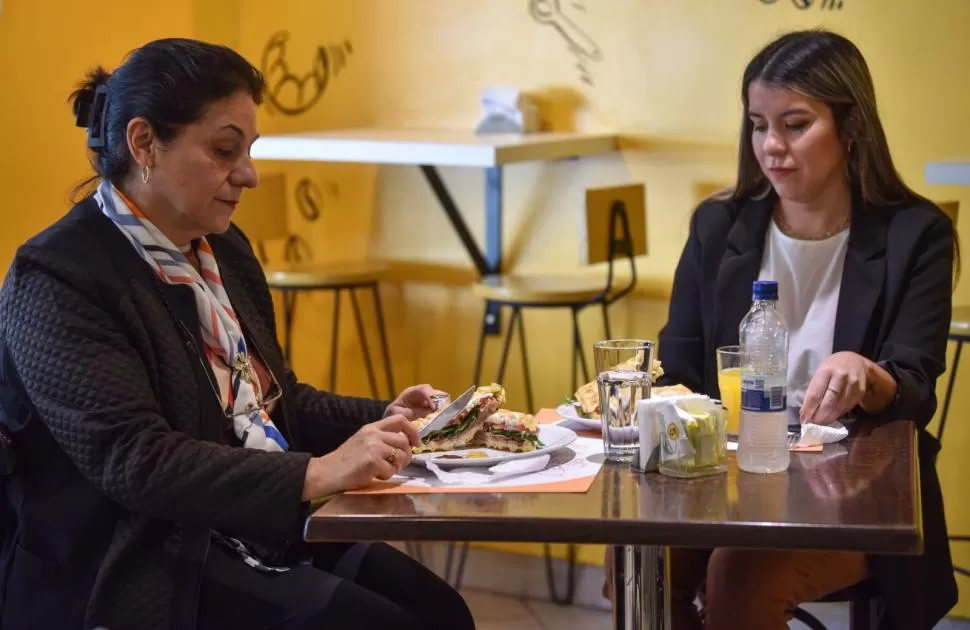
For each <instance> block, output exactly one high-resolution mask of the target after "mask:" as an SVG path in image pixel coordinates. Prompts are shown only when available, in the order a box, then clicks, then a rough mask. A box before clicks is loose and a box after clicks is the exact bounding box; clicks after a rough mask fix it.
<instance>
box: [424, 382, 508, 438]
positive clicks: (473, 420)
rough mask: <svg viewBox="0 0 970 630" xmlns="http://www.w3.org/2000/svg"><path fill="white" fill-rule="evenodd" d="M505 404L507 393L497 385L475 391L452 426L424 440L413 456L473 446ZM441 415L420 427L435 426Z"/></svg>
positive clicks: (431, 434) (434, 414)
mask: <svg viewBox="0 0 970 630" xmlns="http://www.w3.org/2000/svg"><path fill="white" fill-rule="evenodd" d="M504 402H505V389H504V388H503V387H502V386H501V385H499V384H497V383H492V384H491V385H485V386H482V387H479V388H478V389H477V390H475V394H474V395H473V396H472V399H471V400H470V401H468V404H467V405H465V408H464V409H462V410H461V411H459V412H458V413H457V414H456V415H455V417H454V418H452V419H451V422H449V423H448V424H446V425H445V426H443V427H442V428H440V429H438V430H437V431H434V432H432V433H429V434H428V435H426V436H425V437H424V439H422V440H421V446H415V447H412V448H411V452H412V453H414V454H418V453H431V452H437V451H453V450H457V449H461V448H466V447H468V446H470V444H471V441H472V438H474V437H475V434H476V433H477V432H478V430H479V429H480V428H481V426H482V424H483V423H484V422H485V420H486V419H488V417H489V416H491V415H492V414H493V413H495V412H496V411H498V409H499V407H501V406H502V403H504ZM438 413H440V411H437V412H435V413H432V414H430V415H428V416H426V417H425V418H422V419H421V420H420V421H419V424H418V427H419V428H420V427H422V426H424V425H426V424H427V423H428V422H431V421H432V420H433V419H434V418H435V417H436V416H437V415H438Z"/></svg>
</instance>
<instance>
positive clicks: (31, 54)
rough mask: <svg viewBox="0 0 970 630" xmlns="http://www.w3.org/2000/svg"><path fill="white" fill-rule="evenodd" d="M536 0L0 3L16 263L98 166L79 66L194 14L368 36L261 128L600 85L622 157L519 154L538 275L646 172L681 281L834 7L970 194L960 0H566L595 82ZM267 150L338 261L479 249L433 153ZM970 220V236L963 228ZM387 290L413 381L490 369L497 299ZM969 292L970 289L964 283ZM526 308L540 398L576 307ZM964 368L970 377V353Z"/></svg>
mask: <svg viewBox="0 0 970 630" xmlns="http://www.w3.org/2000/svg"><path fill="white" fill-rule="evenodd" d="M527 4H528V3H527V2H526V1H525V0H489V1H488V2H481V1H480V0H478V1H477V0H408V2H392V1H390V0H383V1H381V0H355V2H337V1H336V0H312V1H311V0H277V1H276V2H272V3H267V2H263V1H262V0H194V1H190V0H176V1H175V2H170V3H166V4H165V5H164V7H163V6H161V5H159V6H150V5H144V6H139V7H138V8H137V9H132V8H131V6H130V3H123V2H121V1H120V0H101V1H99V2H93V1H91V0H88V1H85V2H68V1H67V0H47V1H45V2H36V1H28V0H6V1H5V2H4V11H3V13H2V15H0V79H2V81H3V82H2V85H4V86H5V87H6V89H5V90H4V93H5V98H3V99H0V120H2V121H3V123H2V124H0V147H3V151H0V178H3V180H2V181H3V183H4V184H5V186H4V189H5V190H6V191H7V192H6V195H7V196H6V198H5V200H4V201H5V203H4V210H3V211H2V212H3V214H2V220H3V229H2V230H0V267H2V266H5V265H6V264H7V261H9V259H10V256H11V255H12V253H13V250H14V248H15V247H16V245H17V244H19V243H21V242H22V241H23V240H24V239H25V238H26V237H27V236H29V235H30V234H32V233H34V232H36V231H37V230H39V229H40V228H42V227H43V226H45V225H47V224H49V223H50V222H51V221H53V220H54V219H55V218H56V217H57V216H59V215H60V214H62V213H63V211H64V210H65V209H66V207H67V203H66V197H67V194H68V193H69V191H70V189H71V187H72V185H73V184H74V183H76V182H77V181H78V180H80V179H81V178H83V177H84V176H85V175H86V174H87V172H88V171H87V166H86V163H85V156H84V152H83V138H84V136H83V132H82V131H80V130H77V129H75V128H74V127H73V120H72V119H71V116H70V113H69V110H68V108H67V106H66V105H65V99H66V97H67V95H68V93H69V92H70V90H71V87H72V84H73V83H74V82H75V81H76V80H77V79H78V78H79V77H80V76H81V74H82V73H83V71H84V70H85V69H86V68H87V67H88V66H90V65H92V64H94V63H98V62H100V63H105V64H108V65H109V66H110V65H114V64H116V63H117V62H118V61H120V59H121V56H122V55H123V53H124V52H126V51H127V50H129V49H131V48H132V47H134V46H137V45H138V44H141V43H143V42H145V41H147V40H149V39H152V38H155V37H161V36H171V35H188V34H193V33H194V34H195V35H196V36H199V37H202V38H205V39H210V40H212V41H219V42H222V43H226V44H229V45H234V46H238V48H239V49H240V50H241V51H242V52H243V53H244V54H245V55H247V57H249V58H250V59H251V60H252V61H253V62H255V63H257V64H258V63H259V61H260V57H261V53H262V49H263V46H264V44H265V42H266V41H267V40H268V38H269V37H270V36H271V35H272V34H273V33H274V32H276V31H278V30H281V29H286V30H288V31H289V32H290V33H291V39H290V42H289V51H288V60H289V63H290V64H291V67H292V69H293V70H294V71H297V72H306V71H308V70H309V69H310V67H311V59H312V55H313V53H314V51H315V47H316V46H318V45H321V44H322V45H326V46H333V45H342V44H343V42H345V41H350V42H351V44H352V52H349V53H347V55H346V63H345V65H343V66H342V67H341V69H340V73H339V75H338V76H334V77H331V83H330V85H329V87H328V89H327V91H326V93H325V94H324V96H323V98H322V99H321V101H320V102H319V103H318V104H317V106H315V107H314V108H312V109H311V110H310V111H309V112H307V113H306V114H303V115H301V116H296V117H287V116H283V115H280V114H279V112H273V111H272V109H271V108H269V107H267V108H264V110H263V112H262V114H261V120H260V122H261V127H262V131H263V133H274V132H285V131H295V130H303V129H327V128H337V127H347V126H354V125H369V124H374V125H386V126H396V125H409V124H410V125H417V126H441V127H464V128H470V127H472V126H473V125H474V124H475V122H476V120H477V116H478V101H477V99H478V91H479V88H480V86H481V85H483V84H513V85H519V86H522V87H524V88H526V89H529V90H532V91H543V92H544V93H545V94H547V95H549V94H552V95H556V94H558V95H560V97H561V96H562V95H563V94H565V95H566V97H565V100H566V101H569V100H570V99H573V100H576V101H579V102H581V103H582V107H581V108H580V110H579V111H578V113H577V115H576V117H575V125H576V127H577V128H578V129H581V130H598V129H603V130H611V131H616V132H620V133H623V134H626V135H628V136H631V137H633V138H635V139H637V140H636V141H635V142H631V143H630V145H631V146H632V147H633V149H631V150H628V151H625V152H624V153H622V154H616V155H609V156H602V157H597V158H592V159H585V160H581V161H578V162H563V163H556V164H521V165H515V166H512V167H509V168H508V169H507V171H506V191H505V204H506V213H505V244H506V253H507V260H508V261H509V263H510V265H509V266H510V267H512V268H514V269H515V270H517V271H552V270H556V271H563V270H569V269H570V268H571V267H573V268H576V269H578V268H579V263H578V257H577V252H578V249H579V247H578V237H577V236H576V229H575V228H576V225H577V223H578V221H579V217H580V216H581V212H582V201H581V199H582V191H583V190H584V189H585V188H587V187H593V186H605V185H611V184H622V183H628V182H631V181H643V182H645V183H646V185H647V191H648V192H647V195H648V212H649V216H648V238H649V251H650V254H649V256H647V257H646V258H644V259H643V260H642V261H641V264H640V270H641V273H642V274H644V275H646V276H648V277H652V278H658V279H669V277H670V275H671V273H672V271H673V268H674V265H675V263H676V257H677V255H678V254H679V251H680V247H681V245H682V243H683V240H684V238H685V236H686V227H687V215H688V213H689V211H690V209H691V207H692V206H693V204H694V203H695V201H696V199H695V193H694V189H695V186H696V185H697V184H698V183H701V182H711V181H727V180H729V179H730V176H731V173H732V158H731V155H732V152H733V146H734V143H735V133H736V129H737V126H738V124H737V123H738V120H739V113H740V112H739V101H738V94H737V88H738V86H737V84H738V80H739V75H740V72H741V70H742V68H743V65H744V63H745V62H746V61H747V59H748V58H749V56H750V55H751V54H752V53H753V52H754V51H755V50H756V48H757V47H758V46H760V45H762V44H763V43H764V42H765V41H767V40H768V39H769V38H770V37H771V36H773V35H774V34H776V33H778V32H780V31H781V30H784V29H788V28H793V27H801V26H814V25H819V24H824V25H826V26H830V27H833V28H836V29H838V30H840V31H842V32H844V33H846V34H848V35H849V36H851V37H852V38H853V39H854V40H855V41H856V42H857V43H858V44H859V46H860V47H861V48H862V50H863V51H864V53H865V54H866V56H867V58H868V60H869V62H870V65H871V68H872V72H873V75H874V77H875V80H876V83H877V90H878V95H879V98H880V109H881V112H882V114H883V117H884V122H885V125H886V127H887V131H888V134H889V137H890V141H891V144H892V147H893V151H894V156H895V158H896V160H897V163H898V166H899V168H900V170H901V171H902V173H903V175H904V176H905V177H906V178H907V179H908V181H909V182H910V183H911V184H912V185H913V186H915V187H916V188H917V189H918V190H920V191H921V192H925V193H927V194H929V195H930V196H932V197H934V198H938V199H944V198H945V199H953V198H955V199H960V200H961V201H962V202H963V204H964V208H967V207H970V206H968V204H970V189H956V188H950V189H947V188H943V187H938V188H929V187H926V186H924V185H923V184H922V168H923V163H924V162H925V161H926V160H928V159H932V158H936V157H940V156H946V155H951V154H959V153H966V152H967V151H968V150H970V124H967V122H966V117H965V112H966V109H967V103H968V101H970V83H968V82H967V80H966V76H965V71H964V69H965V67H966V66H967V63H968V62H970V40H967V39H966V38H965V37H964V32H963V30H964V25H966V24H968V23H970V5H968V4H967V3H966V2H963V1H962V0H939V1H938V2H936V3H932V4H933V8H932V9H929V8H924V7H923V5H922V4H920V3H913V2H908V1H906V0H883V1H882V2H880V3H878V6H877V4H876V3H872V2H863V1H862V0H844V5H845V6H844V9H843V10H842V11H840V12H824V11H821V10H819V9H813V10H809V11H799V10H797V9H795V8H794V7H793V6H792V5H791V3H788V2H785V1H784V0H781V1H779V2H777V3H775V4H773V5H770V6H769V5H764V4H762V3H761V2H760V1H758V0H730V1H728V2H725V1H715V0H709V1H708V2H704V3H699V2H696V1H694V2H667V1H665V0H613V1H612V2H610V3H601V2H579V0H577V1H576V2H569V3H567V2H563V3H561V4H562V6H563V10H564V11H568V12H569V15H570V17H571V18H572V19H573V20H574V21H575V22H576V23H577V24H579V25H580V26H581V27H582V28H583V29H584V30H586V31H587V32H588V33H589V34H590V35H591V36H592V37H593V39H594V40H595V41H596V42H597V43H598V44H599V46H600V47H601V49H602V53H603V58H602V60H601V61H594V62H589V63H588V64H587V69H588V71H589V72H590V74H591V75H592V78H593V82H594V85H593V86H589V85H587V84H585V83H583V82H582V81H581V80H580V77H579V71H578V70H577V68H576V67H575V60H574V58H573V57H572V56H571V55H570V54H569V51H568V50H567V49H566V47H565V44H564V43H563V42H562V40H561V39H560V37H559V35H558V34H557V32H556V31H555V30H554V29H553V28H551V27H548V26H541V25H539V24H536V23H535V22H533V21H532V19H531V18H530V17H529V15H528V13H527ZM577 5H583V6H585V10H584V11H581V10H579V9H577V8H576V6H577ZM94 16H98V17H97V19H95V17H94ZM31 23H36V24H42V25H43V26H42V27H36V26H32V25H31ZM79 25H83V28H82V27H79ZM934 31H936V32H934ZM930 33H933V34H932V35H931V34H930ZM547 97H548V96H547ZM549 98H551V97H549ZM260 167H261V170H262V171H263V172H264V173H266V172H271V171H282V172H285V173H286V174H287V177H288V178H289V185H290V188H291V190H292V188H293V186H294V185H295V182H296V181H297V180H298V179H299V178H301V177H310V178H311V179H312V180H313V181H314V182H316V183H317V184H318V186H319V187H320V188H321V190H323V191H324V211H323V217H322V218H321V220H320V221H318V222H316V223H308V222H306V221H305V220H303V219H302V218H300V216H299V214H298V212H297V209H296V206H295V204H294V203H293V200H292V194H291V195H289V196H288V198H287V199H285V200H281V203H280V205H281V207H284V208H285V209H286V216H287V218H288V219H289V221H290V224H291V227H292V229H293V230H294V231H297V232H299V233H301V234H303V235H304V236H305V237H306V238H307V239H308V241H309V242H310V243H311V245H312V247H313V250H314V253H315V256H316V258H317V259H319V260H340V259H359V258H363V257H366V256H380V257H386V258H399V259H406V260H417V261H432V262H440V263H447V264H452V265H455V264H457V265H467V264H469V263H468V260H467V256H466V255H465V253H464V251H463V249H462V248H461V245H460V243H459V241H458V239H457V238H456V237H455V235H454V234H453V232H452V231H451V229H450V226H449V224H448V223H447V221H446V219H445V217H444V215H443V213H442V212H441V210H440V208H439V207H438V205H437V202H436V200H435V199H434V197H433V196H432V194H431V192H430V191H429V189H428V187H427V185H426V184H425V182H424V181H423V179H421V177H420V175H419V173H418V172H417V171H416V169H414V168H409V167H382V168H374V167H364V166H355V165H294V164H272V163H266V164H261V165H260ZM442 174H443V176H444V178H445V180H446V181H447V183H448V185H449V186H450V187H451V189H452V191H453V193H454V195H455V197H456V199H457V201H458V203H459V204H460V206H461V208H462V210H463V212H464V213H465V214H466V217H467V219H468V222H469V224H470V226H471V227H472V229H473V231H474V232H475V233H476V235H477V236H478V237H479V238H481V236H482V224H483V208H482V203H483V195H482V186H483V176H482V174H481V173H480V172H478V171H475V170H469V169H455V168H449V169H442ZM960 231H961V232H962V233H963V234H964V240H965V241H967V228H966V226H965V225H961V226H960ZM272 251H273V252H274V254H275V253H278V249H273V250H272ZM384 297H385V300H386V304H385V306H386V311H387V315H388V319H389V324H390V335H391V346H392V348H391V352H392V355H393V363H394V369H395V377H396V379H397V382H398V385H399V386H403V385H404V384H407V383H412V382H415V381H422V382H431V383H433V384H435V385H436V386H438V387H442V388H445V389H448V390H451V391H459V390H461V389H463V388H464V387H465V386H466V385H467V382H468V381H469V379H470V378H471V370H472V361H473V354H474V340H475V337H476V335H477V332H478V326H479V321H480V315H481V304H480V303H479V302H478V301H477V300H475V299H474V298H473V297H472V296H471V295H470V293H469V291H468V290H467V289H466V288H463V287H453V286H450V287H449V286H437V285H434V284H426V283H405V284H389V285H388V286H387V287H386V289H385V291H384ZM956 299H957V302H958V303H970V284H968V283H967V282H966V281H964V282H962V283H961V284H960V286H959V287H958V290H957V293H956ZM329 306H330V301H329V299H328V298H327V297H325V296H315V297H313V298H310V299H307V300H305V301H304V302H303V303H301V306H300V311H299V317H298V324H297V339H296V345H295V354H294V362H295V366H296V368H297V371H298V373H300V374H301V376H302V377H303V378H304V379H305V380H308V381H309V382H312V383H315V384H318V385H322V384H324V383H325V382H326V376H327V369H326V365H327V353H328V352H329V325H328V319H329ZM344 313H347V310H346V309H345V310H344ZM348 315H349V314H348ZM613 318H614V319H613V321H614V331H615V334H618V335H621V334H629V335H637V336H644V337H648V338H655V337H656V334H657V331H658V329H659V327H660V326H661V325H662V323H663V321H664V318H665V304H664V303H663V302H662V301H653V300H646V299H640V300H631V301H628V302H627V303H626V304H623V305H618V306H617V307H615V309H614V311H613ZM343 319H344V324H345V326H344V328H343V335H342V337H341V342H340V344H341V376H340V379H339V382H338V390H339V391H342V392H347V393H358V394H366V393H367V387H366V380H365V379H364V378H363V372H362V369H363V367H362V364H361V362H360V359H359V356H358V353H357V351H356V348H355V340H354V337H353V336H352V334H351V333H352V328H351V326H350V325H349V324H350V323H351V320H350V317H344V318H343ZM526 319H527V329H528V334H529V336H530V337H529V338H530V342H531V344H530V356H531V359H532V365H533V370H534V374H533V380H534V382H535V384H536V393H537V402H538V403H539V404H540V405H553V404H555V403H556V402H558V401H559V400H560V399H561V398H562V396H563V395H565V394H567V393H569V370H568V359H569V343H568V338H569V337H568V334H569V333H568V316H566V315H564V314H559V313H529V314H528V316H527V318H526ZM419 327H420V329H419ZM584 335H585V339H586V341H587V343H589V342H591V341H592V340H594V339H596V338H598V337H599V336H600V335H602V332H601V328H600V324H599V320H598V318H597V317H596V316H595V315H593V314H589V315H588V316H587V317H586V318H584ZM496 345H497V344H496V343H495V342H492V344H491V347H490V354H489V356H488V357H487V359H488V362H487V364H486V365H487V367H488V368H489V372H487V375H488V374H490V370H494V367H495V362H496V358H497V348H496V347H495V346H496ZM961 374H962V376H961V377H960V379H959V381H960V383H961V384H962V385H961V387H963V388H964V389H963V391H964V392H966V391H967V388H966V385H965V383H966V382H967V379H970V369H965V370H964V371H963V372H961ZM505 384H506V385H507V386H508V388H509V391H510V405H511V406H515V407H522V406H524V400H523V397H522V392H521V378H520V370H519V363H518V361H517V357H515V356H514V355H513V357H512V361H511V362H510V370H509V373H508V375H507V376H506V378H505ZM943 385H944V383H942V382H941V384H940V393H941V395H942V391H943ZM967 409H970V394H967V393H962V394H959V395H958V396H957V399H956V403H955V406H954V410H953V415H952V417H951V420H950V425H949V428H948V435H947V436H946V440H945V444H946V447H945V449H944V452H943V454H942V455H941V459H940V463H939V468H940V472H941V476H942V478H943V483H944V489H945V492H946V496H947V501H948V504H947V511H948V520H949V523H950V528H951V531H953V532H960V533H966V532H968V531H970V509H968V507H967V504H966V502H965V501H964V496H965V493H961V492H960V484H961V482H962V481H963V480H964V479H965V478H966V474H967V473H966V468H965V464H964V463H963V462H962V461H961V457H960V455H959V454H960V453H961V452H965V451H966V450H967V449H968V448H970V430H968V429H967V428H966V423H963V422H960V421H959V419H960V417H961V414H962V413H965V412H966V410H967ZM598 553H599V550H598V549H595V548H590V549H587V550H586V551H585V552H584V556H583V559H584V560H585V561H591V562H592V561H595V560H596V558H597V555H598ZM957 558H958V560H962V563H963V564H965V565H967V564H970V552H968V551H967V550H966V549H959V550H957ZM961 586H965V583H961ZM957 612H959V613H962V614H963V615H970V606H968V605H967V604H966V603H964V604H963V606H962V607H961V608H958V611H957Z"/></svg>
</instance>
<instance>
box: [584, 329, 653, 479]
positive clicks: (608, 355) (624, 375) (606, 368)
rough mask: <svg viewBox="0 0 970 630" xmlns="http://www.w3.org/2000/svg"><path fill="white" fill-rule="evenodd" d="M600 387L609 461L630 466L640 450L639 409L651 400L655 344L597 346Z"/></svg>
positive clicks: (605, 343)
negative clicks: (647, 399)
mask: <svg viewBox="0 0 970 630" xmlns="http://www.w3.org/2000/svg"><path fill="white" fill-rule="evenodd" d="M593 360H594V362H595V364H596V381H597V383H598V384H599V401H600V420H601V421H602V427H603V452H604V454H605V455H606V460H607V461H612V462H628V461H630V460H632V459H633V456H634V455H635V454H636V453H637V452H638V451H639V449H640V428H639V425H638V423H637V407H638V406H639V403H640V400H642V399H644V398H649V397H650V387H651V385H652V382H651V378H650V374H651V371H650V369H651V367H652V366H653V342H651V341H646V340H643V339H611V340H608V341H597V342H596V343H595V344H593Z"/></svg>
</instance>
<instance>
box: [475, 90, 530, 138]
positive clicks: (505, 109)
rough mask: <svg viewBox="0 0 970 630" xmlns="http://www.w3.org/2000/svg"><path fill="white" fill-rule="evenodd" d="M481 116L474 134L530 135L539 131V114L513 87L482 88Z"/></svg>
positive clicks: (522, 94) (528, 100) (524, 96)
mask: <svg viewBox="0 0 970 630" xmlns="http://www.w3.org/2000/svg"><path fill="white" fill-rule="evenodd" d="M481 99H482V114H481V119H480V120H479V122H478V126H477V127H476V128H475V133H476V134H490V133H532V132H534V131H538V129H539V112H538V108H537V107H536V105H535V103H533V102H532V99H531V98H529V97H528V95H526V94H525V93H524V92H523V91H522V90H520V89H518V88H513V87H485V88H482V95H481Z"/></svg>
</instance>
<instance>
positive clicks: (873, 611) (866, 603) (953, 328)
mask: <svg viewBox="0 0 970 630" xmlns="http://www.w3.org/2000/svg"><path fill="white" fill-rule="evenodd" d="M937 205H939V207H940V209H941V210H943V212H944V213H945V214H946V215H947V216H948V217H950V220H951V221H953V224H954V226H955V225H956V222H957V216H958V214H959V210H960V203H959V202H957V201H947V202H942V203H939V204H937ZM949 339H950V340H951V341H955V342H956V343H957V348H956V353H955V354H954V355H953V366H952V367H951V368H950V377H949V381H948V383H947V386H946V396H945V397H944V399H943V409H942V411H941V413H940V424H939V425H938V426H937V428H936V439H937V440H938V441H939V442H940V443H941V444H942V442H943V428H944V427H945V425H946V416H947V413H948V412H949V410H950V396H951V394H952V393H953V382H954V380H955V378H956V373H957V365H958V364H959V362H960V351H961V350H962V349H963V344H964V342H966V341H970V307H967V306H964V307H957V308H955V309H953V315H952V316H951V318H950V334H949ZM950 540H951V541H957V542H968V541H970V536H950ZM953 570H954V571H956V572H957V573H960V574H962V575H966V576H970V572H968V571H967V569H965V568H962V567H956V566H955V567H953ZM820 601H822V602H846V601H847V602H849V630H875V627H876V625H875V624H876V623H877V620H878V619H879V614H878V613H879V609H880V608H881V606H882V602H881V601H880V600H879V597H878V593H876V589H875V586H874V585H873V583H872V581H871V580H866V581H864V582H861V583H859V584H856V585H854V586H850V587H849V588H846V589H843V590H841V591H837V592H835V593H832V594H831V595H827V596H826V597H823V598H822V599H821V600H820ZM792 617H793V618H794V619H797V620H798V621H801V622H802V623H803V624H805V625H806V626H808V627H809V628H811V630H827V628H826V627H825V624H823V623H822V622H821V621H819V620H818V618H817V617H815V615H813V614H811V613H810V612H808V611H807V610H805V609H803V608H796V609H795V610H794V612H793V613H792Z"/></svg>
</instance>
